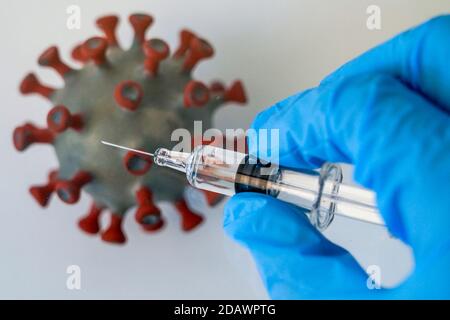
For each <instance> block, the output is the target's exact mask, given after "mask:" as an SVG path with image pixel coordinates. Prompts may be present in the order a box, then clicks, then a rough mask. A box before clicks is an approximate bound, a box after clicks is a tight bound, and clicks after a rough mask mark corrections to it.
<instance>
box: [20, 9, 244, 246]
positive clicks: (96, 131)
mask: <svg viewBox="0 0 450 320" xmlns="http://www.w3.org/2000/svg"><path fill="white" fill-rule="evenodd" d="M118 21H119V19H118V17H117V16H105V17H102V18H100V19H98V20H97V26H98V27H99V28H100V29H101V31H102V32H103V34H104V36H102V37H93V38H90V39H88V40H86V41H85V42H84V43H82V44H80V45H78V46H76V47H75V48H74V50H73V51H72V57H73V58H74V59H75V60H77V61H78V62H81V63H82V64H83V66H82V67H81V68H79V69H74V68H71V67H69V66H68V65H67V64H65V63H64V62H62V61H61V59H60V57H59V53H58V49H57V48H56V47H50V48H48V49H47V50H46V51H45V52H43V53H42V54H41V56H40V57H39V59H38V63H39V65H41V66H45V67H51V68H53V69H54V70H55V71H56V72H57V73H59V74H60V75H61V77H63V79H64V83H65V86H64V87H63V88H61V89H55V88H52V87H50V86H47V85H44V84H42V83H41V82H40V81H39V80H38V79H37V77H36V76H35V75H34V74H33V73H30V74H28V75H27V76H26V77H25V78H24V80H23V81H22V83H21V85H20V91H21V93H23V94H31V93H36V94H39V95H41V96H42V97H44V98H46V99H48V100H50V101H51V102H52V104H53V108H52V109H51V110H50V111H49V113H48V116H47V126H46V127H38V126H36V125H34V124H32V123H25V124H24V125H22V126H19V127H17V128H16V129H15V130H14V133H13V142H14V146H15V147H16V149H17V150H19V151H23V150H25V149H27V148H28V147H29V146H31V145H32V144H37V143H46V144H52V145H53V146H54V149H55V151H56V156H57V159H58V162H59V166H60V167H59V168H58V169H57V170H52V171H51V172H50V173H49V175H48V181H47V182H46V183H45V184H43V185H38V186H32V187H31V188H30V193H31V195H32V196H33V197H34V198H35V199H36V201H37V202H38V203H39V204H40V205H41V206H43V207H45V206H46V205H47V203H48V201H49V199H50V197H51V195H52V194H53V193H56V195H57V196H58V197H59V198H60V199H61V200H62V201H63V202H65V203H68V204H74V203H76V202H77V201H78V200H79V198H80V194H81V190H84V191H86V193H88V194H89V195H91V197H92V199H93V201H92V205H91V207H90V209H89V212H88V214H87V215H86V216H84V217H83V218H81V219H80V220H79V226H80V228H81V229H82V230H84V231H85V232H87V233H90V234H97V233H99V232H101V238H102V239H103V240H104V241H107V242H111V243H124V242H125V241H126V236H125V234H124V232H123V231H122V220H123V217H124V215H125V213H126V212H127V211H128V209H130V208H131V207H134V206H136V207H137V209H136V212H135V219H136V221H137V222H138V223H139V224H141V225H142V227H143V229H144V230H146V231H149V232H154V231H156V230H158V229H160V228H161V227H162V226H163V225H164V219H163V217H162V215H161V212H160V209H159V208H158V207H157V205H156V204H155V203H156V202H158V201H170V202H172V203H173V204H174V206H175V208H176V210H177V211H178V212H179V214H180V218H181V219H180V220H181V226H182V229H183V230H185V231H189V230H192V229H193V228H195V227H196V226H197V225H199V224H200V223H201V222H202V220H203V218H202V216H201V215H199V214H197V213H195V212H193V211H192V210H191V209H189V207H188V205H187V203H186V201H185V199H184V197H183V195H184V189H185V187H186V182H185V177H184V176H183V175H182V174H180V175H178V174H176V173H173V172H171V171H167V170H166V169H164V168H161V167H156V166H152V161H151V158H146V157H145V156H142V155H141V154H137V153H134V152H132V151H131V152H127V153H125V152H124V153H121V152H120V151H118V150H117V149H112V148H107V147H105V146H102V145H101V144H100V140H107V141H111V142H114V143H117V144H122V145H126V146H129V147H131V148H134V149H141V150H155V148H156V147H166V148H171V147H173V145H174V144H175V143H174V142H170V140H171V139H170V137H171V133H172V132H173V131H174V130H175V129H177V128H185V129H187V130H189V131H190V132H193V127H194V121H202V126H203V128H209V127H211V125H212V124H211V121H212V114H213V113H214V111H216V110H217V108H218V107H220V106H221V105H223V104H225V103H227V102H235V103H245V102H246V98H245V93H244V89H243V87H242V84H241V82H240V81H235V82H234V83H232V84H231V85H229V86H225V85H223V84H222V83H220V82H217V81H216V82H213V83H211V84H210V85H205V84H203V83H202V82H200V81H197V80H193V79H192V70H193V69H194V68H195V66H196V65H197V64H198V63H199V62H200V61H201V60H204V59H208V58H210V57H212V56H213V53H214V50H213V48H212V47H211V45H210V44H209V43H208V42H207V41H206V40H204V39H202V38H200V37H198V36H197V35H196V34H194V33H193V32H191V31H188V30H182V31H181V33H180V44H179V46H178V48H177V50H175V52H173V53H171V52H170V49H169V46H168V45H167V43H166V42H164V41H163V40H161V39H156V38H150V39H148V40H147V39H146V38H145V35H146V31H147V29H148V28H149V27H150V26H151V24H152V22H153V19H152V17H151V16H149V15H146V14H133V15H131V16H130V17H129V21H130V24H131V26H132V27H133V30H134V39H133V42H132V45H131V46H130V48H129V49H127V50H124V49H123V48H122V47H121V46H120V45H119V43H118V41H117V38H116V33H115V30H116V27H117V25H118ZM206 199H207V200H208V203H209V204H211V205H212V204H214V202H216V201H217V196H215V195H214V194H206ZM106 209H108V210H109V211H110V213H111V220H110V224H109V226H108V227H107V228H104V230H102V231H100V229H101V228H100V224H99V219H100V214H101V212H102V211H103V210H106Z"/></svg>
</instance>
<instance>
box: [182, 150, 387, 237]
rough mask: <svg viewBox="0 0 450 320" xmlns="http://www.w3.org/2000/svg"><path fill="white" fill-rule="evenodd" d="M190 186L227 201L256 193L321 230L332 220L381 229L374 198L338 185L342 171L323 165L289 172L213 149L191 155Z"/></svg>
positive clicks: (254, 159) (188, 166)
mask: <svg viewBox="0 0 450 320" xmlns="http://www.w3.org/2000/svg"><path fill="white" fill-rule="evenodd" d="M186 177H187V179H188V181H189V182H190V184H191V185H193V186H194V187H197V188H199V189H203V190H209V191H212V192H216V193H220V194H224V195H228V196H231V195H233V194H235V193H240V192H259V193H263V194H267V195H270V196H272V197H275V198H278V199H280V200H282V201H286V202H289V203H292V204H294V205H297V206H299V207H302V208H305V209H306V210H307V211H306V213H307V214H308V216H309V218H310V220H311V222H312V223H313V224H314V225H315V226H316V227H317V228H318V229H325V228H326V227H327V226H328V225H329V224H330V223H331V222H332V220H333V218H334V215H335V214H337V215H342V216H346V217H349V218H353V219H358V220H362V221H365V222H370V223H375V224H383V220H382V219H381V217H380V215H379V213H378V210H377V208H376V203H375V194H374V193H373V192H372V191H370V190H367V189H364V188H361V187H357V186H351V185H346V184H343V183H342V171H341V168H340V166H338V165H336V164H330V163H327V164H325V165H324V166H322V168H321V169H320V171H319V172H317V171H314V170H295V171H293V170H289V169H285V168H282V167H278V166H276V165H273V164H270V163H262V162H261V161H260V160H258V159H256V158H253V157H251V156H248V155H246V154H243V153H239V152H234V151H231V150H225V149H221V148H217V147H213V146H200V147H197V148H195V149H194V151H193V152H192V154H191V155H190V157H189V159H188V161H187V165H186Z"/></svg>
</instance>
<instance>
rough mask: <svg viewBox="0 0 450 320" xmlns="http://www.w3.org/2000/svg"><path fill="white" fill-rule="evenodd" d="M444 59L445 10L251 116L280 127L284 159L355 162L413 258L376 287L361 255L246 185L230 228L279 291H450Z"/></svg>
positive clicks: (305, 294)
mask: <svg viewBox="0 0 450 320" xmlns="http://www.w3.org/2000/svg"><path fill="white" fill-rule="evenodd" d="M449 61H450V16H443V17H438V18H435V19H432V20H430V21H428V22H427V23H425V24H423V25H421V26H419V27H417V28H414V29H412V30H410V31H407V32H405V33H403V34H401V35H399V36H397V37H395V38H394V39H392V40H390V41H388V42H387V43H385V44H383V45H381V46H379V47H377V48H375V49H372V50H370V51H369V52H367V53H366V54H364V55H362V56H361V57H359V58H357V59H356V60H354V61H351V62H349V63H347V64H346V65H344V66H343V67H341V68H340V69H338V70H337V71H336V72H334V73H333V74H332V75H330V76H328V77H327V78H326V79H325V80H324V81H323V82H322V83H321V84H320V86H318V87H316V88H313V89H310V90H307V91H305V92H302V93H300V94H297V95H294V96H292V97H290V98H288V99H286V100H284V101H281V102H279V103H277V104H276V105H274V106H273V107H271V108H269V109H267V110H266V111H264V112H262V113H261V114H259V115H258V117H257V118H256V119H255V121H254V123H253V128H255V129H257V130H258V129H262V128H267V129H279V134H280V141H279V145H277V146H276V147H279V157H280V158H279V161H280V164H281V165H283V166H287V167H293V168H317V167H319V166H321V165H322V164H323V163H324V161H332V162H347V163H353V164H354V165H355V175H354V178H355V180H356V181H357V182H359V183H360V184H362V185H363V186H365V187H367V188H369V189H372V190H374V191H375V192H376V194H377V202H378V206H379V209H380V211H381V213H382V215H383V218H384V220H385V222H386V224H387V227H388V229H389V231H390V232H391V233H392V234H393V235H394V236H396V237H398V238H399V239H401V240H403V241H404V242H405V243H407V244H408V245H410V246H411V247H412V249H413V251H414V258H415V269H414V271H413V273H412V275H411V276H410V277H409V278H408V279H407V280H406V281H405V282H404V283H403V284H401V285H400V286H399V287H397V288H395V289H390V290H388V289H381V290H369V289H368V288H367V285H366V283H367V282H366V281H367V275H366V274H365V272H364V271H363V269H362V268H361V267H360V266H359V265H358V263H357V262H356V261H355V260H354V258H353V257H352V256H351V255H350V254H349V253H348V252H347V251H346V250H344V249H342V248H340V247H338V246H336V245H335V244H333V243H331V242H330V241H328V240H327V239H325V238H324V237H323V236H322V234H321V233H319V232H318V231H317V230H316V229H314V227H312V226H311V224H310V223H309V221H308V220H307V218H306V217H305V215H303V214H301V212H302V211H301V210H300V209H299V208H297V207H294V206H292V205H290V204H286V203H282V202H280V201H278V200H276V199H273V198H270V197H268V196H264V195H259V194H254V193H247V194H239V195H236V196H234V197H233V198H232V199H231V200H230V201H229V202H228V204H227V206H226V209H225V220H224V228H225V231H226V233H227V234H229V235H230V236H231V237H232V238H234V239H235V240H237V241H238V242H240V243H241V244H243V245H244V246H246V247H247V248H248V249H249V250H250V251H251V253H252V255H253V257H254V259H255V260H256V263H257V266H258V269H259V271H260V274H261V276H262V279H263V281H264V284H265V286H266V288H267V290H268V292H269V294H270V296H271V297H272V298H286V299H291V298H300V299H303V298H305V299H314V298H324V299H335V298H337V299H340V298H344V299H345V298H362V299H365V298H450V116H449V114H450V62H449ZM268 147H269V148H270V147H271V146H270V145H269V146H268ZM261 148H264V146H260V148H259V152H260V153H261V152H262V154H266V152H267V151H270V150H262V149H261ZM249 149H250V153H252V154H254V155H258V154H257V149H258V146H257V141H255V140H254V139H249ZM269 154H270V152H269Z"/></svg>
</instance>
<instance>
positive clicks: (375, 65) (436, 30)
mask: <svg viewBox="0 0 450 320" xmlns="http://www.w3.org/2000/svg"><path fill="white" fill-rule="evenodd" d="M449 39H450V15H445V16H439V17H436V18H433V19H431V20H429V21H427V22H425V23H423V24H421V25H420V26H418V27H416V28H413V29H410V30H408V31H406V32H403V33H401V34H400V35H398V36H396V37H394V38H393V39H391V40H389V41H387V42H386V43H384V44H382V45H380V46H377V47H375V48H374V49H372V50H370V51H368V52H366V53H364V54H363V55H361V56H360V57H358V58H356V59H354V60H352V61H350V62H348V63H346V64H344V65H343V66H342V67H341V68H339V69H338V70H337V71H335V72H334V73H332V74H331V75H330V76H328V77H327V78H325V79H324V81H323V82H322V83H332V82H336V81H339V80H342V79H344V78H346V77H348V76H354V75H357V74H364V73H385V74H389V75H391V76H393V77H398V78H400V79H401V80H402V81H403V82H405V83H407V84H408V85H409V86H410V87H411V88H413V89H414V90H417V91H419V92H421V93H422V94H423V95H424V96H426V97H428V98H429V99H430V100H431V101H433V102H435V103H436V105H437V106H439V107H441V108H443V109H444V110H446V112H450V90H448V84H449V83H450V68H449V67H448V59H449V57H450V41H449Z"/></svg>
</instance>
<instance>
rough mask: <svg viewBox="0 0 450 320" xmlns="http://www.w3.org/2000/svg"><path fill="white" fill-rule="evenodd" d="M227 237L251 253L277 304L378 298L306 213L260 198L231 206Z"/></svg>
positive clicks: (243, 197)
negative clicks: (297, 301)
mask: <svg viewBox="0 0 450 320" xmlns="http://www.w3.org/2000/svg"><path fill="white" fill-rule="evenodd" d="M224 229H225V232H226V233H227V234H228V235H229V236H230V237H231V238H232V239H234V240H236V241H237V242H239V243H240V244H242V245H243V246H245V247H246V248H248V249H249V250H250V252H251V254H252V255H253V258H254V260H255V262H256V265H257V267H258V270H259V273H260V275H261V278H262V280H263V282H264V285H265V287H266V288H267V290H268V292H269V295H270V296H271V298H273V299H317V298H320V299H336V298H338V299H342V298H358V299H361V298H369V295H370V297H372V298H374V296H373V295H374V291H377V292H378V293H381V292H382V291H383V290H369V288H368V286H367V279H368V276H367V275H366V273H365V272H364V271H363V269H362V268H361V267H360V266H359V264H358V263H357V262H356V261H355V259H354V258H353V257H352V256H351V255H350V254H349V253H348V252H347V251H346V250H344V249H343V248H341V247H339V246H337V245H335V244H333V243H332V242H330V241H329V240H327V239H326V238H325V237H324V236H323V235H322V234H321V233H320V232H319V231H318V230H316V229H315V228H314V227H313V226H312V225H311V224H310V222H309V220H308V218H307V217H306V215H305V211H304V210H302V209H300V208H298V207H295V206H293V205H290V204H288V203H284V202H281V201H279V200H277V199H274V198H271V197H268V196H265V195H261V194H256V193H242V194H238V195H235V196H234V197H233V198H231V200H230V201H229V202H228V203H227V205H226V207H225V216H224Z"/></svg>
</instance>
